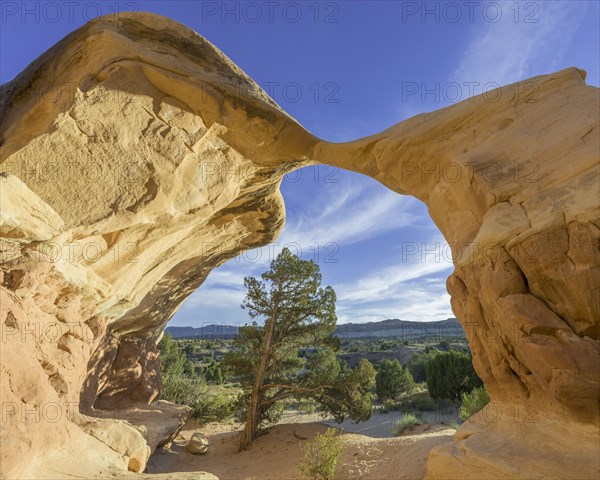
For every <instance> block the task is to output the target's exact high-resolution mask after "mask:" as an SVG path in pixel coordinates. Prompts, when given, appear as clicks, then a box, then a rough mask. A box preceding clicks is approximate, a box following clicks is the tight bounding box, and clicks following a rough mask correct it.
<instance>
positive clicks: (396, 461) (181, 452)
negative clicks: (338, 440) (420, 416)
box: [147, 412, 455, 480]
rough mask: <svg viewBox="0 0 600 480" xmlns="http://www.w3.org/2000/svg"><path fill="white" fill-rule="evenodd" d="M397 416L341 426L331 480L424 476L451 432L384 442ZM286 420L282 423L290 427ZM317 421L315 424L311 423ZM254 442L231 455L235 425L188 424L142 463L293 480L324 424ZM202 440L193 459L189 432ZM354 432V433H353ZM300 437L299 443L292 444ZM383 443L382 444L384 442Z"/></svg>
mask: <svg viewBox="0 0 600 480" xmlns="http://www.w3.org/2000/svg"><path fill="white" fill-rule="evenodd" d="M399 415H400V414H399V413H398V412H393V413H392V412H390V413H388V414H374V415H373V416H372V417H371V419H370V420H369V421H368V422H364V423H359V424H353V423H351V422H344V424H342V425H341V427H342V428H343V433H342V435H343V438H344V440H345V442H346V448H345V451H344V454H343V455H342V456H341V457H340V460H339V462H338V470H337V475H336V479H350V478H352V479H355V478H362V479H372V480H384V479H390V480H402V479H406V480H418V479H422V478H423V476H424V474H425V463H426V461H427V455H428V453H429V450H431V448H433V447H435V446H436V445H439V444H440V443H444V442H447V441H449V440H450V439H451V438H452V435H454V432H455V430H454V429H451V428H449V427H447V426H445V425H439V424H433V425H420V426H418V427H416V428H415V429H414V430H413V431H411V432H408V433H406V434H405V435H403V436H401V437H394V438H390V437H389V435H390V433H389V431H390V426H391V423H392V422H393V420H394V419H395V418H397V417H398V416H399ZM290 420H291V419H290V418H289V417H288V418H286V421H288V422H289V421H290ZM314 420H317V421H314ZM293 421H294V423H284V424H280V425H277V426H275V427H273V428H272V429H270V430H269V431H268V433H267V434H265V435H262V436H260V437H259V438H258V439H257V440H256V441H255V442H254V443H253V444H252V446H251V447H250V449H249V450H247V451H245V452H242V453H238V452H237V435H238V432H237V430H236V427H237V425H235V424H219V423H212V424H207V425H203V426H200V425H198V424H197V423H196V422H195V421H193V420H192V421H189V422H188V423H187V424H186V426H185V427H184V429H183V430H182V431H181V433H180V435H179V436H178V437H177V438H176V439H175V441H174V442H173V443H172V445H170V446H168V447H165V448H163V449H162V450H159V451H157V452H156V453H155V454H154V455H153V456H152V458H151V459H150V462H149V463H148V470H147V472H148V473H174V472H194V471H205V472H209V473H212V474H214V475H216V476H217V477H219V478H220V479H221V480H237V479H240V480H241V479H244V480H253V479H256V480H258V479H264V480H288V479H289V480H292V479H293V480H297V479H301V478H303V477H302V474H301V473H300V470H299V469H298V466H297V465H298V462H299V461H300V459H301V457H302V449H303V445H304V444H305V443H306V442H307V441H308V440H310V439H312V438H314V436H315V434H316V433H318V432H324V431H325V430H326V429H327V428H328V425H327V424H331V425H332V426H335V427H337V428H340V425H339V424H335V423H332V422H330V421H327V422H326V423H327V424H325V423H323V422H319V421H318V419H317V418H316V417H315V416H313V415H303V416H296V417H295V418H294V419H293ZM197 431H200V432H202V433H203V434H204V435H206V436H207V437H208V440H209V451H208V452H207V453H205V454H203V455H193V454H191V453H188V452H187V450H186V449H185V445H186V444H187V441H188V440H189V438H190V437H191V435H192V434H193V433H194V432H197ZM353 432H360V433H353ZM298 437H300V438H298ZM385 437H387V438H385Z"/></svg>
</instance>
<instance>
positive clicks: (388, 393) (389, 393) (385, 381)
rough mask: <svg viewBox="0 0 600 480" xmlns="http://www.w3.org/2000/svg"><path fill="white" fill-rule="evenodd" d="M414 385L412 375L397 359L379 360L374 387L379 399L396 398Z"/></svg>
mask: <svg viewBox="0 0 600 480" xmlns="http://www.w3.org/2000/svg"><path fill="white" fill-rule="evenodd" d="M414 387H415V382H414V380H413V378H412V375H411V374H410V372H409V371H408V369H407V368H406V367H402V365H401V364H400V362H399V361H398V360H397V359H394V360H392V361H390V360H384V361H383V362H381V365H380V366H379V369H378V370H377V375H376V376H375V389H376V391H377V396H378V397H379V399H380V400H385V399H388V398H398V397H399V396H400V395H401V394H402V393H408V392H410V391H411V390H412V389H413V388H414Z"/></svg>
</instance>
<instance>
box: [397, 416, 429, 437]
mask: <svg viewBox="0 0 600 480" xmlns="http://www.w3.org/2000/svg"><path fill="white" fill-rule="evenodd" d="M421 423H422V422H421V420H420V419H419V418H418V417H417V416H416V415H415V414H414V413H405V414H404V415H402V416H401V417H400V418H399V419H397V420H396V421H395V422H394V423H393V424H392V435H394V436H395V437H399V436H400V435H402V434H403V433H404V432H405V431H406V430H409V429H411V428H414V427H415V426H417V425H420V424H421Z"/></svg>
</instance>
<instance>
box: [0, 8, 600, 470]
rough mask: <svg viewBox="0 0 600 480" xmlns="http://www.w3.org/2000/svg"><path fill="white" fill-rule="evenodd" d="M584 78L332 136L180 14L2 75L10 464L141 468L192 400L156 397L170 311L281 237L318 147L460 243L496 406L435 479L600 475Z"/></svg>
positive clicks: (513, 89) (593, 187)
mask: <svg viewBox="0 0 600 480" xmlns="http://www.w3.org/2000/svg"><path fill="white" fill-rule="evenodd" d="M584 78H585V74H584V73H583V72H581V71H580V70H577V69H574V68H573V69H568V70H564V71H561V72H557V73H555V74H552V75H546V76H541V77H536V78H533V79H530V80H528V81H525V82H521V83H518V84H514V85H509V86H507V87H503V88H501V89H499V90H497V91H495V93H496V95H495V96H490V95H489V92H488V95H487V96H479V97H475V98H473V99H469V100H466V101H464V102H461V103H460V104H457V105H454V106H451V107H448V108H445V109H442V110H440V111H437V112H434V113H430V114H423V115H419V116H417V117H414V118H411V119H409V120H407V121H404V122H402V123H400V124H398V125H396V126H393V127H391V128H390V129H388V130H386V131H384V132H382V133H380V134H378V135H374V136H371V137H368V138H364V139H360V140H357V141H354V142H349V143H344V144H332V143H328V142H325V141H322V140H319V139H317V138H316V137H314V136H313V135H311V134H310V133H308V132H307V131H306V130H304V129H303V128H302V127H301V126H300V125H299V124H298V123H297V122H296V121H294V120H293V119H292V118H290V117H289V116H288V115H287V114H286V113H285V112H283V111H282V110H281V109H280V108H279V107H278V106H277V105H276V104H275V103H274V102H273V100H272V99H270V98H269V97H268V96H267V95H266V94H265V93H264V92H263V91H262V90H261V89H260V88H259V87H258V86H257V85H256V84H255V83H254V82H253V81H252V80H251V79H250V78H249V77H248V76H247V75H245V74H244V73H243V72H242V71H241V70H240V69H239V68H237V67H236V66H235V65H234V64H233V63H232V62H231V61H230V60H229V59H227V58H226V57H225V56H224V55H223V54H222V53H221V52H219V51H218V50H217V49H216V48H215V47H214V46H213V45H211V44H210V43H209V42H207V41H206V40H205V39H203V38H202V37H201V36H199V35H198V34H196V33H194V32H192V31H191V30H189V29H187V28H186V27H184V26H182V25H179V24H177V23H176V22H173V21H171V20H169V19H166V18H164V17H159V16H156V15H151V14H142V13H139V14H132V15H130V16H128V17H127V18H122V17H121V18H119V17H115V16H110V17H101V18H98V19H96V20H94V21H92V22H90V23H88V24H87V25H85V26H84V27H82V28H80V29H79V30H77V31H75V32H73V33H72V34H70V35H69V36H67V37H66V38H65V39H63V40H62V41H61V42H59V43H58V44H57V45H55V46H54V47H53V48H51V49H50V50H49V51H48V52H46V53H45V54H44V55H42V56H41V57H40V58H38V59H37V60H36V61H35V62H34V63H32V64H31V65H30V66H29V67H28V68H27V69H26V70H25V71H24V72H23V73H22V74H21V75H19V76H18V77H17V78H16V79H15V80H14V81H13V82H10V83H9V84H6V85H4V86H3V87H2V96H3V102H2V107H1V109H2V123H1V124H0V145H1V146H0V153H1V161H2V164H1V165H0V171H1V172H4V173H2V174H1V175H2V176H1V177H0V195H1V214H0V236H1V238H0V240H1V243H0V248H1V254H2V259H1V260H2V263H1V265H0V267H1V274H0V275H1V276H0V281H1V295H2V302H1V305H0V312H1V313H0V322H1V324H0V325H1V327H2V343H1V344H0V345H1V352H0V355H1V360H2V367H1V368H2V370H1V375H2V378H1V382H0V388H1V390H0V392H1V397H2V398H1V400H2V429H1V437H2V438H1V444H2V448H1V468H2V476H4V477H6V478H50V477H52V478H56V477H57V476H61V475H63V476H67V475H69V474H78V475H82V474H85V475H87V476H93V475H95V476H100V475H107V474H112V473H114V472H122V471H126V470H131V471H136V472H141V471H143V470H144V468H145V463H146V461H147V459H148V457H149V455H150V454H151V452H152V450H153V449H154V448H156V447H157V446H158V445H160V444H161V443H163V442H166V441H168V440H169V438H171V437H172V435H173V434H174V433H175V432H176V431H177V430H178V429H179V428H180V425H181V424H182V422H183V420H184V419H185V417H186V416H187V414H188V412H187V410H185V409H182V408H179V407H176V406H173V405H170V404H167V403H165V402H157V399H158V398H159V396H160V388H161V385H160V362H159V358H158V352H157V349H156V342H157V341H158V339H159V338H160V336H161V334H162V331H163V329H164V327H165V325H166V324H167V322H168V320H169V319H170V318H171V316H172V315H173V314H174V313H175V311H176V310H177V308H178V307H179V306H180V305H181V302H182V301H183V300H184V299H185V298H186V297H187V296H188V295H189V294H190V293H191V292H193V291H194V290H195V289H197V288H198V287H199V286H200V285H201V284H202V282H203V281H204V279H205V278H206V276H207V275H208V273H209V272H210V271H211V269H212V268H214V267H216V266H218V265H219V264H221V263H223V262H224V261H226V260H227V259H229V258H232V257H233V256H235V255H236V254H238V253H239V252H241V251H243V250H246V249H250V248H254V247H257V246H261V245H265V244H267V243H269V242H271V241H272V240H274V239H275V238H276V236H277V234H278V233H279V231H280V229H281V227H282V225H283V222H284V218H285V210H284V205H283V201H282V198H281V195H280V193H279V185H280V182H281V179H282V177H283V175H285V174H286V173H288V172H290V171H292V170H294V169H297V168H300V167H303V166H307V165H310V164H313V163H319V162H320V163H327V164H330V165H336V166H339V167H341V168H345V169H349V170H353V171H356V172H360V173H363V174H366V175H369V176H371V177H373V178H375V179H376V180H378V181H380V182H381V183H383V184H384V185H386V186H387V187H389V188H390V189H392V190H394V191H396V192H398V193H400V194H408V195H413V196H415V197H416V198H418V199H420V200H422V201H423V202H425V203H426V204H427V206H428V208H429V212H430V214H431V216H432V218H433V220H434V222H435V223H436V225H437V226H438V227H439V228H440V230H441V232H442V234H443V235H444V236H445V238H446V239H447V240H448V242H449V243H450V245H451V246H452V249H453V259H454V263H455V271H454V273H453V274H452V275H451V276H450V278H449V279H448V290H449V292H450V294H451V296H452V307H453V310H454V312H455V314H456V316H457V318H458V319H459V320H460V321H461V323H462V324H463V326H464V328H465V331H466V333H467V336H468V339H469V342H470V345H471V348H472V350H473V357H474V364H475V368H476V369H477V371H478V373H479V374H480V376H481V377H482V379H483V380H484V382H485V384H486V386H487V388H488V390H489V392H490V395H491V398H492V401H493V402H492V406H493V408H494V409H490V408H488V409H486V410H484V412H482V413H481V414H480V415H478V416H476V417H474V419H473V420H472V421H469V422H467V423H466V424H465V425H464V426H463V427H461V429H460V430H459V431H458V433H457V436H456V438H455V441H454V442H453V443H452V444H449V445H447V446H444V447H441V448H438V449H436V450H434V451H433V452H432V454H431V456H430V460H429V464H428V475H429V476H430V477H431V478H459V477H460V478H485V477H486V476H487V477H489V478H494V477H506V478H536V477H539V478H542V477H548V476H555V477H561V478H596V476H597V474H598V471H599V470H598V469H599V466H598V460H597V459H598V456H597V455H596V454H597V453H598V440H599V437H598V429H599V424H600V421H599V418H600V413H599V411H598V408H599V399H600V391H599V385H600V379H599V377H600V373H599V369H600V343H599V339H600V320H599V319H600V314H599V313H600V307H599V302H600V300H599V298H600V291H599V289H600V258H599V257H600V253H599V248H598V247H599V242H600V230H599V222H598V218H599V217H600V215H599V202H598V200H599V191H598V188H599V159H600V153H599V152H600V145H599V136H598V107H599V105H598V104H599V97H598V89H596V88H594V87H590V86H586V85H585V81H584ZM74 458H77V460H74ZM83 459H85V462H84V461H82V460H83Z"/></svg>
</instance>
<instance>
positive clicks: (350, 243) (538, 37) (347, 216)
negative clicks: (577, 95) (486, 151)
mask: <svg viewBox="0 0 600 480" xmlns="http://www.w3.org/2000/svg"><path fill="white" fill-rule="evenodd" d="M465 3H466V2H462V1H460V2H421V1H417V2H411V1H409V2H399V1H398V2H393V1H387V2H384V1H382V2H376V1H369V2H363V1H342V2H327V1H325V2H319V3H317V2H314V1H308V2H286V1H277V2H264V1H258V2H227V3H224V2H211V1H208V2H194V1H169V2H161V1H146V2H118V1H117V2H115V1H113V0H110V1H106V2H98V1H97V2H86V1H80V2H62V1H57V2H21V1H19V2H9V1H5V2H2V3H1V4H0V5H1V9H2V10H1V12H0V13H1V19H0V21H1V31H0V40H1V42H0V53H1V58H2V61H1V69H0V81H1V82H3V83H4V82H6V81H9V80H11V79H12V78H13V77H14V76H15V75H17V74H18V73H19V72H20V71H21V70H22V69H23V68H25V67H26V66H27V65H28V64H29V63H30V62H31V61H32V60H33V59H35V58H36V57H37V56H38V55H40V54H41V53H43V52H44V51H45V50H46V49H47V48H49V47H50V46H51V45H52V44H54V43H55V42H56V41H58V40H60V38H62V37H63V36H64V35H66V34H67V33H68V32H70V31H72V30H74V29H75V28H77V27H78V26H80V25H82V24H83V23H85V21H86V19H89V18H93V17H95V16H96V15H98V14H99V13H104V14H108V13H114V11H115V9H118V10H120V11H124V10H142V11H152V12H156V13H160V14H163V15H166V16H169V17H171V18H173V19H175V20H178V21H180V22H182V23H184V24H186V25H188V26H189V27H191V28H193V29H194V30H196V31H197V32H199V33H200V34H202V35H204V36H205V37H206V38H208V39H209V40H210V41H211V42H212V43H214V44H215V45H216V46H217V47H219V48H220V49H221V50H222V51H223V52H224V53H225V54H227V55H228V56H229V57H230V58H231V59H232V60H233V61H234V62H235V63H237V64H238V65H239V66H240V67H241V68H242V69H244V70H245V71H246V72H247V73H248V74H249V75H250V76H252V77H253V78H254V80H256V81H257V83H258V84H259V85H261V86H262V87H263V88H264V89H265V90H266V91H267V92H268V93H270V94H271V95H272V96H273V98H274V99H275V100H276V101H277V102H278V103H279V105H281V107H282V108H284V109H285V110H286V111H288V112H289V113H290V114H291V115H292V116H294V117H295V118H296V119H297V120H298V121H299V122H300V123H302V124H303V125H304V126H305V127H306V128H307V129H309V130H310V131H312V132H313V133H314V134H316V135H318V136H320V137H322V138H324V139H327V140H330V141H336V142H339V141H346V140H353V139H356V138H359V137H362V136H366V135H370V134H373V133H377V132H379V131H381V130H383V129H385V128H387V127H389V126H391V125H393V124H395V123H397V122H399V121H402V120H404V119H406V118H409V117H411V116H413V115H416V114H418V113H422V112H427V111H432V110H436V109H439V108H443V107H444V106H446V105H450V104H452V103H455V102H456V101H459V100H464V99H466V98H468V95H469V93H470V90H471V91H472V92H474V93H480V92H481V91H485V90H488V89H491V88H494V87H495V86H498V85H505V84H507V83H511V82H515V81H519V80H523V79H526V78H528V77H531V76H535V75H539V74H545V73H551V72H553V71H556V70H560V69H562V68H565V67H569V66H577V67H579V68H583V69H584V70H586V71H587V72H588V77H587V83H588V84H591V85H596V86H598V84H599V58H600V52H599V43H600V32H599V27H598V25H599V24H600V13H599V5H600V2H596V1H591V2H584V1H577V0H570V1H564V2H563V1H549V2H529V1H523V2H518V3H516V2H515V1H514V0H513V1H509V2H486V1H481V2H474V3H471V4H470V5H471V6H470V7H469V6H468V5H469V4H468V2H467V5H465ZM224 5H225V6H224ZM122 14H123V13H122ZM469 85H472V87H469ZM282 192H283V196H284V199H285V201H286V210H287V223H286V226H285V229H284V231H283V233H282V235H281V237H280V238H279V240H278V241H277V242H278V244H276V245H273V246H271V247H264V248H263V249H259V250H257V251H253V252H247V253H245V254H244V255H241V256H239V257H238V258H236V259H233V260H231V261H230V262H228V263H226V264H225V265H223V266H221V267H219V268H218V269H216V270H215V271H214V272H212V273H211V274H210V276H209V278H208V279H207V281H206V282H205V284H204V285H203V286H202V287H201V288H200V289H199V290H198V291H197V292H195V293H194V294H192V295H191V297H190V298H188V300H187V301H186V302H185V303H184V305H183V306H182V307H181V309H180V310H179V312H178V313H177V314H176V315H175V317H174V318H173V320H172V321H171V325H194V326H200V325H202V324H209V323H215V322H216V323H244V322H245V321H247V318H246V317H245V314H244V312H243V311H242V310H241V309H240V307H239V305H240V303H241V301H242V299H243V296H244V290H243V283H242V282H243V277H244V276H245V275H258V274H260V273H261V272H262V271H264V270H265V269H266V268H268V263H269V260H270V259H272V258H273V256H274V255H275V254H276V253H277V252H278V251H279V250H280V248H281V247H282V246H283V245H288V246H290V247H291V248H292V249H295V250H296V251H298V252H299V253H302V255H303V257H305V258H313V259H315V260H317V261H318V263H319V264H320V266H321V270H322V272H323V281H324V283H326V284H331V285H332V286H333V287H334V288H335V290H336V292H337V295H338V317H339V322H348V321H353V322H364V321H373V320H383V319H386V318H402V319H405V320H425V321H427V320H439V319H444V318H447V317H449V316H452V312H451V309H450V302H449V296H448V294H447V293H446V288H445V281H446V278H447V277H448V275H449V274H450V273H451V272H452V265H451V259H450V256H449V252H448V249H447V248H444V239H443V237H442V236H441V234H440V232H439V231H438V230H437V228H436V227H435V225H434V224H433V222H432V221H431V219H430V218H429V216H428V214H427V209H426V207H425V206H424V205H423V204H421V203H420V202H419V201H417V200H415V199H413V198H410V197H403V196H399V195H397V194H395V193H393V192H391V191H389V190H387V189H386V188H385V187H383V186H381V185H380V184H378V183H377V182H375V181H374V180H372V179H370V178H366V177H363V176H361V175H358V174H354V173H350V172H346V171H343V170H334V169H332V168H330V167H324V166H321V167H311V168H310V169H304V170H301V171H299V172H296V173H295V174H292V175H290V176H289V177H288V178H286V179H284V181H283V184H282ZM426 252H427V253H426Z"/></svg>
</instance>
